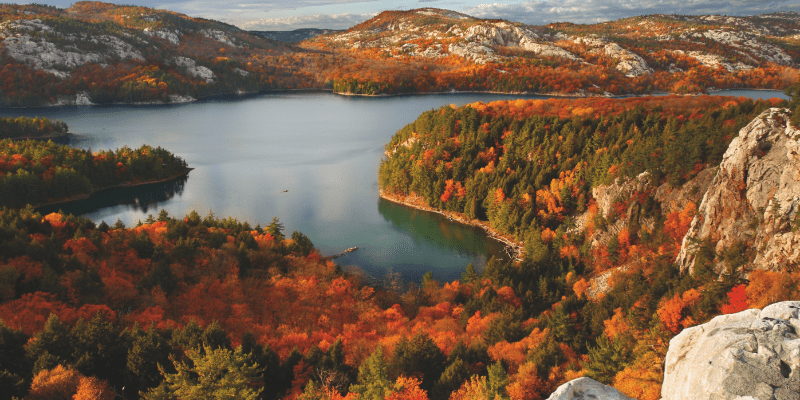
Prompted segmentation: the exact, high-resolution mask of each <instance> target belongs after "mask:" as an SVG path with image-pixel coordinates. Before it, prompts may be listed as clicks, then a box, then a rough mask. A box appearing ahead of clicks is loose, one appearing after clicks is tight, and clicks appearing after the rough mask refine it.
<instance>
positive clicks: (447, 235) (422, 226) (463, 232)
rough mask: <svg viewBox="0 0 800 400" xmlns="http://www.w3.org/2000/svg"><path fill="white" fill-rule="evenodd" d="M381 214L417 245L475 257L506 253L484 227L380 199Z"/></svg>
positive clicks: (501, 245)
mask: <svg viewBox="0 0 800 400" xmlns="http://www.w3.org/2000/svg"><path fill="white" fill-rule="evenodd" d="M378 212H379V213H380V214H381V216H382V217H383V218H384V219H385V220H386V221H388V222H390V223H391V226H392V228H393V229H395V230H398V231H400V232H402V233H405V234H407V235H409V236H411V238H412V239H413V240H414V242H415V243H428V244H432V245H434V246H436V247H438V248H439V249H442V250H447V251H453V252H458V253H468V254H473V255H475V256H485V255H486V254H494V255H498V254H503V248H504V245H503V244H502V243H500V242H498V241H496V240H491V239H489V240H487V238H486V233H485V232H484V231H483V230H481V229H480V228H476V227H472V226H466V225H463V224H458V223H454V222H452V221H450V220H449V219H448V218H447V217H445V216H443V215H441V214H437V213H432V212H427V211H422V210H417V209H414V208H411V207H407V206H404V205H401V204H397V203H395V202H392V201H389V200H385V199H382V198H381V199H379V201H378Z"/></svg>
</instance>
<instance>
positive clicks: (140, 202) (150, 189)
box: [36, 175, 189, 215]
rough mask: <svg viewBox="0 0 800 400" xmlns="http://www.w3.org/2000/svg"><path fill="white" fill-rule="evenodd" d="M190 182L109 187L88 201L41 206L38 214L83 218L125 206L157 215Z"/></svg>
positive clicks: (184, 180)
mask: <svg viewBox="0 0 800 400" xmlns="http://www.w3.org/2000/svg"><path fill="white" fill-rule="evenodd" d="M188 179H189V176H188V175H185V176H182V177H180V178H176V179H173V180H171V181H168V182H159V183H149V184H145V185H139V186H133V187H117V188H110V189H106V190H101V191H99V192H96V193H94V194H93V195H91V196H90V197H89V198H88V199H84V200H76V201H72V202H69V203H59V204H54V205H47V206H41V207H37V208H36V211H38V212H40V213H42V214H49V213H51V212H57V211H59V210H61V211H64V212H65V213H68V214H74V215H81V214H86V213H90V212H92V211H96V210H99V209H101V208H105V207H114V206H125V208H129V209H131V210H134V211H141V212H143V213H147V212H149V211H156V212H157V211H158V210H159V209H160V205H163V203H165V202H167V201H168V200H170V199H172V198H173V197H175V196H176V195H180V194H181V193H183V189H184V187H185V186H186V181H187V180H188Z"/></svg>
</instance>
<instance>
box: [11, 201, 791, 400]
mask: <svg viewBox="0 0 800 400" xmlns="http://www.w3.org/2000/svg"><path fill="white" fill-rule="evenodd" d="M283 231H284V230H283V226H282V224H281V223H280V222H279V221H278V220H277V219H274V220H273V221H272V223H270V224H269V225H268V226H267V227H264V228H262V227H260V226H256V227H255V228H253V227H251V226H250V225H249V224H247V223H246V222H239V221H236V220H234V219H231V218H226V219H219V218H216V217H214V216H213V215H209V216H207V217H205V218H203V217H200V216H199V215H198V214H197V213H194V212H192V213H191V214H189V215H187V216H185V217H183V218H178V219H176V218H173V217H170V216H169V215H168V214H167V213H166V212H164V211H162V212H161V213H160V214H159V215H158V216H157V217H154V216H150V217H149V218H148V219H147V220H146V221H143V222H140V223H139V224H138V225H137V226H136V227H133V228H126V227H125V226H124V225H123V224H122V223H120V222H117V223H116V224H114V225H113V226H109V225H107V224H106V223H105V222H103V223H101V224H99V225H96V224H94V223H93V222H92V221H90V220H88V219H84V218H78V217H73V216H64V215H62V214H55V213H54V214H49V215H45V216H42V215H41V214H38V213H35V212H33V211H32V210H31V209H30V208H28V209H21V210H13V209H8V208H5V209H2V210H0V237H2V241H0V296H2V302H1V303H0V320H2V321H3V322H2V325H0V349H2V352H3V357H0V393H3V395H4V398H10V397H11V396H18V397H22V396H27V397H26V398H29V399H49V398H53V396H60V397H59V398H71V397H72V396H77V397H75V398H79V399H83V398H86V399H89V398H101V399H111V398H114V396H115V395H116V396H124V397H125V398H139V397H141V398H148V399H177V398H186V397H195V396H199V395H200V394H202V395H205V396H208V395H212V396H213V395H225V396H230V395H233V396H234V397H237V398H252V399H255V398H266V399H279V398H280V399H323V398H325V399H327V398H332V399H343V398H348V399H354V398H362V399H375V400H377V399H384V398H390V399H401V398H415V399H420V400H423V399H436V400H438V399H452V400H461V399H470V398H499V399H509V400H537V399H543V398H545V397H546V396H547V395H549V393H550V392H552V391H553V390H554V389H555V388H556V387H557V386H558V385H560V384H561V383H563V382H565V381H568V380H571V379H574V378H577V377H580V376H590V377H592V378H595V379H597V380H600V381H602V382H604V383H609V384H612V383H613V384H614V385H615V386H617V387H618V388H620V389H622V390H623V391H624V392H625V393H626V394H628V395H629V396H633V397H637V398H640V399H657V398H658V395H660V389H659V386H660V380H661V371H659V370H658V367H659V366H660V365H662V364H661V361H663V357H664V355H665V353H666V346H667V344H668V342H669V339H670V338H671V337H672V336H674V335H675V334H676V333H677V332H679V331H680V329H683V328H684V327H688V326H691V325H693V324H695V323H699V322H703V321H705V320H708V319H709V318H711V317H713V316H714V315H717V314H718V313H720V312H721V311H722V312H733V311H739V310H740V309H742V308H743V307H747V306H748V305H754V306H758V307H763V306H764V305H765V304H768V303H769V302H772V301H779V300H783V299H788V298H792V296H797V295H799V294H800V293H799V292H798V283H800V274H797V273H794V274H780V273H768V272H758V273H753V275H751V277H750V282H749V284H747V285H745V284H742V283H743V282H744V283H746V282H745V281H743V280H742V279H741V278H740V277H739V276H737V275H735V274H730V275H726V276H725V277H724V279H723V280H719V279H718V276H717V275H716V274H705V275H702V274H701V275H698V276H694V277H693V276H689V275H686V276H683V277H681V276H680V275H679V274H678V271H677V270H676V268H675V266H674V264H673V261H672V260H673V259H674V256H672V255H671V254H662V255H657V256H654V257H651V258H650V261H651V263H650V264H649V267H648V268H647V269H646V270H637V271H636V272H633V273H631V274H629V275H628V276H626V277H625V278H617V279H625V282H626V283H625V284H624V285H616V286H614V287H613V289H611V290H610V291H608V292H607V293H606V294H605V296H604V297H602V298H600V299H595V300H593V301H590V300H588V298H587V294H586V287H587V284H586V281H585V279H582V278H581V277H580V275H581V274H582V272H583V268H584V267H583V266H582V265H580V264H578V263H573V262H572V260H570V259H568V258H565V257H562V252H561V251H560V250H561V249H562V248H564V247H563V246H564V245H567V244H568V243H565V242H564V241H565V240H574V239H575V238H574V237H570V238H568V239H562V238H557V239H556V240H552V241H549V242H540V243H539V247H540V248H539V252H538V253H536V254H533V253H531V254H529V255H528V256H527V257H526V259H525V260H524V261H522V262H521V263H519V264H512V263H508V264H504V263H498V262H496V261H491V262H490V263H489V265H488V266H487V267H486V270H485V271H484V273H483V274H481V275H478V274H476V273H475V270H474V268H472V267H471V266H468V267H467V268H466V270H465V272H464V273H463V274H462V278H461V280H459V281H454V282H450V283H445V284H441V283H439V282H436V281H434V280H433V279H431V278H430V276H427V277H426V278H425V279H424V280H423V282H422V284H421V285H413V284H412V285H409V286H408V287H403V285H402V284H400V283H399V282H397V281H394V282H392V281H391V280H390V281H389V282H387V283H386V284H385V285H384V286H381V287H369V286H364V285H363V284H362V283H361V282H360V279H359V277H358V275H357V274H353V273H344V272H342V271H341V270H340V269H339V268H338V267H337V266H336V265H334V264H333V263H332V262H330V261H325V260H323V259H322V258H321V257H320V256H319V254H318V253H317V252H316V250H314V248H313V244H312V243H311V241H310V240H309V239H308V238H307V237H306V236H305V235H303V234H301V233H299V232H294V233H293V234H292V235H291V238H289V237H287V236H285V235H284V233H283ZM667 232H668V231H667V230H665V231H664V232H654V233H653V235H652V238H651V240H650V241H648V242H647V246H649V247H648V248H652V249H658V248H659V247H661V246H664V245H665V243H671V242H672V241H673V239H672V238H671V236H670V235H669V234H668V233H667ZM630 251H633V250H630ZM639 254H641V253H639ZM700 262H702V260H701V261H700ZM123 388H124V389H123Z"/></svg>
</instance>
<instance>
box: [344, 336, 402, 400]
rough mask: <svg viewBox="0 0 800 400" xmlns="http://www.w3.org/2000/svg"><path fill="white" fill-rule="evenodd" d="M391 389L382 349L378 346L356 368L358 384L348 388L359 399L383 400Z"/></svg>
mask: <svg viewBox="0 0 800 400" xmlns="http://www.w3.org/2000/svg"><path fill="white" fill-rule="evenodd" d="M391 387H392V381H391V380H389V369H388V368H387V366H386V363H385V361H384V360H383V347H382V346H381V345H380V344H379V345H378V347H377V348H376V349H375V351H373V352H372V354H371V355H370V356H369V357H367V358H366V359H365V360H364V361H363V362H362V363H361V366H360V367H358V384H356V385H352V386H350V391H351V392H353V393H358V398H359V399H364V400H383V399H384V397H385V395H386V394H387V393H388V392H389V390H391Z"/></svg>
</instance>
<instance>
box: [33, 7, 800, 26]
mask: <svg viewBox="0 0 800 400" xmlns="http://www.w3.org/2000/svg"><path fill="white" fill-rule="evenodd" d="M105 1H110V2H113V3H120V4H136V5H140V6H146V7H153V8H160V9H166V10H170V11H175V12H179V13H183V14H187V15H190V16H193V17H203V18H209V19H215V20H218V21H223V22H227V23H229V24H233V25H236V26H238V27H239V28H242V29H247V30H277V31H286V30H293V29H299V28H328V29H347V28H349V27H351V26H353V25H356V24H358V23H360V22H363V21H365V20H367V19H370V18H372V17H373V16H375V15H377V14H378V13H380V12H381V11H386V10H410V9H414V8H422V7H435V8H444V9H448V10H453V11H458V12H462V13H465V14H468V15H472V16H474V17H479V18H500V19H506V20H510V21H516V22H523V23H526V24H531V25H542V24H549V23H552V22H573V23H584V24H586V23H588V24H591V23H597V22H604V21H609V20H616V19H620V18H625V17H631V16H636V15H647V14H688V15H697V14H722V15H729V16H744V15H754V14H763V13H770V12H775V11H797V12H800V0H530V1H522V0H511V1H497V2H493V3H487V2H486V1H481V0H405V1H400V0H144V1H142V0H105ZM35 2H36V3H40V4H41V3H44V4H50V5H54V6H57V7H69V6H70V5H71V4H72V3H73V2H72V1H68V0H45V1H42V0H38V1H35Z"/></svg>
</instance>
